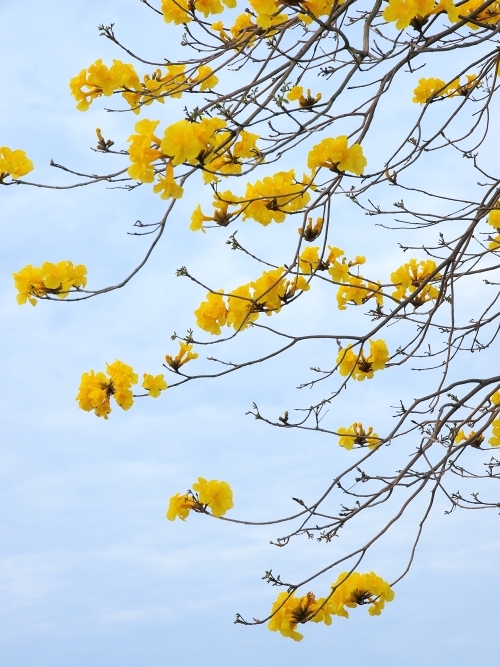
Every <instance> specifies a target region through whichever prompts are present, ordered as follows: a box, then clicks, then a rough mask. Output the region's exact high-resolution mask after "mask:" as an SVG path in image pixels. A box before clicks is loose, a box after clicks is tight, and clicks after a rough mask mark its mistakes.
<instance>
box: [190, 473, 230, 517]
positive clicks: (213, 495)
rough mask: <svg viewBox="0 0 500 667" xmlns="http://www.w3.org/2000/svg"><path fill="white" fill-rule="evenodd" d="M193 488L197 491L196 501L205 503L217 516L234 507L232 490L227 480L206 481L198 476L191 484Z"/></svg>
mask: <svg viewBox="0 0 500 667" xmlns="http://www.w3.org/2000/svg"><path fill="white" fill-rule="evenodd" d="M193 490H194V491H196V492H197V493H198V502H199V503H201V504H202V505H207V506H208V507H209V508H210V511H211V512H212V514H213V515H214V516H216V517H217V518H220V517H221V516H223V515H224V514H225V513H226V512H227V511H228V510H230V509H231V508H232V507H234V504H233V492H232V489H231V487H230V486H229V484H228V483H227V482H218V481H217V480H216V479H211V480H209V481H207V480H206V479H204V478H203V477H198V481H197V482H195V483H194V484H193Z"/></svg>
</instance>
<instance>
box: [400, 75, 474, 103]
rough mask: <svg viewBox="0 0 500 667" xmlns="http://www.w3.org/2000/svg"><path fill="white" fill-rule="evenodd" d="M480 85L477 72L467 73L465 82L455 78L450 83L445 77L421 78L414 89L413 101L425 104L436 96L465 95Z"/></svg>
mask: <svg viewBox="0 0 500 667" xmlns="http://www.w3.org/2000/svg"><path fill="white" fill-rule="evenodd" d="M479 85H480V84H479V83H478V81H477V76H476V74H467V82H466V83H463V84H461V83H460V79H455V81H452V82H451V83H450V84H448V85H446V82H445V81H444V80H443V79H435V78H432V77H431V78H430V79H419V80H418V86H417V87H416V88H415V90H414V91H413V99H412V102H415V104H425V103H426V102H429V100H431V99H433V98H434V97H438V98H443V97H459V96H464V97H465V96H466V95H468V94H469V93H470V91H471V90H473V89H474V88H477V87H478V86H479Z"/></svg>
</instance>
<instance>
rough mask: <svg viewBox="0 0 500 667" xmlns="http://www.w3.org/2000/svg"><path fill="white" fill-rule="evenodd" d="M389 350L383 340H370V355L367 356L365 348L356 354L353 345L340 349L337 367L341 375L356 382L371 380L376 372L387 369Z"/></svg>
mask: <svg viewBox="0 0 500 667" xmlns="http://www.w3.org/2000/svg"><path fill="white" fill-rule="evenodd" d="M389 359H390V356H389V350H388V349H387V344H386V343H385V341H383V340H382V339H380V338H379V339H378V340H370V354H369V355H368V356H365V353H364V350H363V348H361V350H359V351H358V352H355V351H354V349H353V347H352V345H348V346H347V347H346V348H340V350H339V353H338V355H337V365H338V369H339V373H340V375H343V376H344V377H345V376H349V377H352V378H354V379H355V380H359V381H360V382H361V381H363V380H364V379H365V378H368V379H371V378H372V377H373V374H374V372H375V371H380V370H382V369H383V368H385V365H386V363H387V362H388V361H389Z"/></svg>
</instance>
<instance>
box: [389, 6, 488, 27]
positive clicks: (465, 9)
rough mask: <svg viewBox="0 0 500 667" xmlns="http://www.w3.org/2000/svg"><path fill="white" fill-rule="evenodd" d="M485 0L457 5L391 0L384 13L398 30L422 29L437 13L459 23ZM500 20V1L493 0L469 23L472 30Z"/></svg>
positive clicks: (451, 21)
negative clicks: (443, 14) (409, 27)
mask: <svg viewBox="0 0 500 667" xmlns="http://www.w3.org/2000/svg"><path fill="white" fill-rule="evenodd" d="M483 4H484V2H483V0H467V1H466V2H460V3H458V4H457V5H455V4H454V2H453V0H439V1H438V2H435V0H389V4H388V5H387V7H386V8H385V9H384V12H383V14H382V16H383V18H384V20H386V21H387V22H388V23H395V24H396V29H397V30H404V29H405V28H407V27H408V26H409V25H411V26H413V27H414V28H416V29H420V28H421V27H422V26H423V25H424V24H425V23H426V22H427V20H428V19H429V18H430V17H431V16H433V15H435V14H442V13H446V15H447V17H448V20H449V21H450V23H458V21H461V20H462V19H465V18H467V17H468V16H470V15H471V14H472V13H473V12H475V11H476V10H477V9H479V7H481V5H483ZM499 20H500V2H493V3H492V4H491V5H489V7H487V8H486V9H484V10H483V11H482V12H480V13H479V14H477V15H476V16H475V17H474V22H472V21H471V22H469V23H467V26H468V27H469V28H471V29H472V30H477V29H478V28H479V27H480V26H479V25H478V23H480V24H481V23H483V24H489V25H490V24H496V23H498V22H499Z"/></svg>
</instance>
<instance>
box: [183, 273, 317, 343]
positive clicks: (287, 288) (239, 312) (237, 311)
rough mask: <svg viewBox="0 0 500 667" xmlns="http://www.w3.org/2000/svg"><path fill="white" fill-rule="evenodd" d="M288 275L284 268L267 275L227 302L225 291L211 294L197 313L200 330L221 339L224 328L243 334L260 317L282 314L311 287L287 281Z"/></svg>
mask: <svg viewBox="0 0 500 667" xmlns="http://www.w3.org/2000/svg"><path fill="white" fill-rule="evenodd" d="M286 275H287V274H286V271H285V269H284V268H283V267H278V268H277V269H273V270H271V271H264V272H263V274H262V275H261V276H260V278H258V279H257V280H255V281H253V282H251V283H249V284H247V285H241V286H240V287H238V288H236V289H235V290H233V291H232V292H230V293H229V294H227V295H226V297H225V298H226V300H224V292H223V291H222V290H221V291H220V292H209V293H208V294H207V300H206V301H203V303H202V304H201V305H200V307H199V308H198V309H197V310H195V311H194V314H195V316H196V324H197V326H199V327H200V329H203V331H207V332H208V333H211V334H213V335H216V336H218V335H219V334H220V333H221V327H223V326H224V325H227V326H232V327H233V328H234V329H235V330H236V331H241V330H242V329H245V328H246V327H247V326H248V325H249V324H250V322H255V320H256V319H257V318H258V317H259V314H260V313H266V315H271V314H272V313H279V312H280V310H281V307H282V305H283V304H284V303H286V302H287V301H289V300H290V299H292V298H293V297H294V296H295V295H296V293H297V292H305V291H307V290H308V289H309V283H308V282H307V280H305V278H304V277H303V276H295V275H294V276H290V277H289V278H287V277H286Z"/></svg>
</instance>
